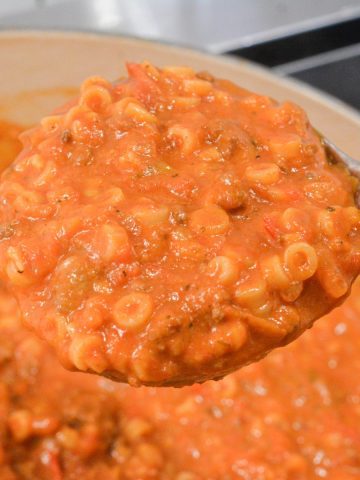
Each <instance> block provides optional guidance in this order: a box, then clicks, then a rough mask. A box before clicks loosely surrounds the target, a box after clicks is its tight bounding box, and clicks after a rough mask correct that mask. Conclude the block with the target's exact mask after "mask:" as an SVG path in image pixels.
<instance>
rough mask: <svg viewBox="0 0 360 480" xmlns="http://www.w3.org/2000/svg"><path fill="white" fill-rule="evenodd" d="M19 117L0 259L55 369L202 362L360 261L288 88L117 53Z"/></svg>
mask: <svg viewBox="0 0 360 480" xmlns="http://www.w3.org/2000/svg"><path fill="white" fill-rule="evenodd" d="M128 72H129V78H128V79H126V80H122V81H119V83H117V84H115V85H113V84H110V83H109V82H107V81H106V80H104V79H102V78H99V77H92V78H89V79H87V80H86V81H85V82H84V83H83V85H82V86H81V90H80V94H79V97H78V99H77V100H76V101H74V102H72V103H71V104H70V105H68V106H66V107H64V108H63V109H60V110H59V111H58V112H57V113H56V114H54V115H51V116H49V117H46V118H44V119H43V120H42V121H41V123H40V125H38V126H37V127H35V128H33V129H31V130H29V131H27V132H25V133H24V134H23V135H22V141H23V145H24V148H23V150H22V152H21V153H20V154H19V156H18V157H17V159H16V161H15V163H14V164H12V165H11V167H10V168H9V169H8V170H6V171H5V172H4V174H3V176H2V181H1V186H0V194H1V205H0V222H1V227H0V277H1V279H2V280H3V281H4V283H5V284H6V285H7V286H8V287H9V289H11V291H12V292H13V293H14V294H15V295H16V297H17V299H18V301H19V304H20V306H21V309H22V312H23V317H24V322H25V324H26V325H27V326H30V327H31V328H33V329H34V330H35V331H36V332H37V334H38V335H40V336H41V337H43V338H44V339H46V341H47V342H48V343H50V344H51V345H52V346H53V347H54V348H55V350H56V351H57V355H58V357H59V358H60V359H61V361H62V363H63V364H64V365H65V366H66V367H67V368H69V369H77V370H81V371H88V372H94V373H97V374H101V375H104V376H110V377H112V378H114V379H116V380H120V381H127V382H129V383H131V384H132V385H139V384H146V385H183V384H190V383H193V382H196V381H198V382H201V381H204V380H206V379H209V378H220V377H222V376H224V375H225V374H227V373H229V372H231V371H232V370H234V369H236V368H238V367H240V366H243V365H246V364H248V363H250V362H252V361H255V360H257V359H259V358H261V357H262V356H264V355H265V354H266V353H267V352H269V351H270V350H271V349H273V348H274V347H277V346H279V345H284V344H286V343H288V342H290V341H291V340H293V339H294V338H296V337H297V336H298V335H299V334H300V333H302V332H303V331H304V330H305V329H306V328H308V327H310V326H311V325H312V323H313V321H314V320H315V319H317V318H318V317H320V316H322V315H323V314H325V313H326V312H327V311H329V310H330V309H332V308H333V307H334V306H336V305H337V304H338V303H339V302H340V301H341V300H342V299H343V298H345V296H346V295H347V294H348V292H349V289H350V286H351V283H352V282H353V280H354V278H355V276H356V275H357V274H358V273H359V270H360V253H359V252H360V213H359V210H358V209H357V208H356V207H355V205H354V198H353V197H354V190H355V187H356V182H355V179H354V178H352V177H351V176H350V175H349V174H348V172H346V171H345V170H342V169H341V168H339V167H337V166H334V165H330V164H329V163H328V162H327V159H326V156H325V153H324V150H323V148H322V146H321V143H320V140H319V138H318V136H317V135H316V133H315V132H314V130H313V129H312V127H311V126H310V124H309V121H308V119H307V117H306V115H305V113H304V112H303V111H302V110H301V109H300V108H299V107H298V106H296V105H294V104H291V103H289V102H287V103H283V104H278V103H276V102H275V101H273V100H271V99H269V98H268V97H265V96H261V95H257V94H254V93H251V92H249V91H246V90H244V89H241V88H239V87H236V86H234V85H232V84H231V83H230V82H227V81H223V80H216V79H214V78H212V77H211V75H208V74H196V73H195V72H193V71H192V70H191V69H189V68H182V67H169V68H164V69H162V70H160V69H157V68H155V67H154V66H152V65H150V64H147V63H144V64H141V65H137V64H129V65H128Z"/></svg>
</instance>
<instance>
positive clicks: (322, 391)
mask: <svg viewBox="0 0 360 480" xmlns="http://www.w3.org/2000/svg"><path fill="white" fill-rule="evenodd" d="M11 128H12V127H11ZM5 134H6V130H5ZM9 134H10V139H11V135H12V133H11V129H10V131H9ZM2 138H4V137H2ZM10 139H9V140H10ZM7 141H8V140H7ZM11 141H14V143H15V145H14V146H15V150H17V148H18V147H19V144H17V141H16V140H11ZM0 149H1V146H0ZM8 160H11V159H10V158H9V159H8ZM359 299H360V282H359V281H358V282H356V283H355V285H354V286H353V291H352V294H351V296H350V298H348V299H347V300H346V302H345V303H344V304H343V305H342V306H341V307H340V308H338V309H336V310H334V311H333V312H332V313H331V314H329V315H328V316H326V317H324V318H322V319H321V320H319V321H318V322H317V323H316V325H315V326H314V327H313V328H312V329H311V330H309V331H308V332H306V333H305V334H304V335H302V336H301V337H300V338H299V339H298V340H296V341H295V342H293V343H292V344H290V345H288V346H287V347H285V348H281V349H278V350H275V351H274V352H272V353H271V354H270V355H268V356H267V357H266V358H265V359H263V360H262V361H261V362H258V363H255V364H253V365H251V366H248V367H245V368H243V369H242V370H241V371H238V372H236V373H234V374H231V375H229V376H227V377H226V378H224V379H223V380H221V381H218V382H207V383H205V384H203V385H195V386H192V387H186V388H182V389H172V388H167V389H161V388H145V387H142V388H137V389H135V388H133V387H129V386H127V385H121V384H116V383H113V382H111V381H110V380H107V379H103V378H100V377H96V376H93V375H87V374H82V373H75V372H72V373H71V372H68V371H66V370H64V369H62V368H61V367H60V365H59V364H58V362H57V360H56V358H55V357H54V355H53V353H52V352H51V351H50V350H49V348H48V347H47V346H46V345H45V344H43V343H42V342H41V341H40V340H39V339H38V338H36V337H35V336H33V335H32V334H31V333H29V332H27V331H25V330H24V329H23V328H22V327H21V322H20V319H19V314H18V310H17V307H16V304H15V302H14V300H13V299H12V298H11V297H10V296H9V295H8V294H5V292H2V293H1V297H0V478H1V480H73V479H78V478H81V479H82V480H94V479H106V480H119V479H122V480H123V479H124V480H139V479H144V480H155V479H156V480H320V479H324V478H325V479H328V480H355V479H358V478H360V382H359V378H360V300H359Z"/></svg>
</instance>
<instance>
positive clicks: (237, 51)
mask: <svg viewBox="0 0 360 480" xmlns="http://www.w3.org/2000/svg"><path fill="white" fill-rule="evenodd" d="M0 28H2V29H8V28H27V29H38V28H41V29H62V30H64V29H65V30H82V31H96V32H102V33H109V34H110V33H111V34H120V35H129V36H135V37H141V38H146V39H152V40H157V41H162V42H167V43H173V44H178V45H183V46H187V47H194V48H197V49H200V50H203V51H207V52H210V53H214V54H226V53H227V54H232V55H236V56H238V57H243V58H247V59H250V60H252V61H254V62H257V63H259V64H262V65H266V66H268V67H270V68H272V69H273V70H274V71H276V72H277V73H278V74H280V75H284V76H286V75H288V76H291V77H295V78H298V79H300V80H302V81H304V82H307V83H309V84H311V85H314V86H315V87H318V88H320V89H322V90H324V91H326V92H328V93H330V94H332V95H334V96H336V97H338V98H339V99H341V100H342V101H344V102H346V103H348V104H349V105H351V106H353V107H354V108H357V109H360V0H301V1H297V0H0Z"/></svg>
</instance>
